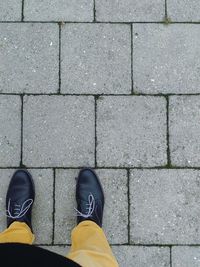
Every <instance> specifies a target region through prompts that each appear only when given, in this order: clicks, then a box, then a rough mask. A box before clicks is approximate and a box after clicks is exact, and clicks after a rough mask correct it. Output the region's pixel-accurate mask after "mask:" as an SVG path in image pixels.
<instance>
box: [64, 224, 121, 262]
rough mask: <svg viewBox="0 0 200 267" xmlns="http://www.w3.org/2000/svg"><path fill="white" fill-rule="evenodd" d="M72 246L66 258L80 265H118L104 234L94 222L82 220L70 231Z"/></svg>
mask: <svg viewBox="0 0 200 267" xmlns="http://www.w3.org/2000/svg"><path fill="white" fill-rule="evenodd" d="M71 238H72V246H71V249H70V252H69V254H68V255H67V258H69V259H71V260H73V261H75V262H77V263H79V264H80V265H81V266H82V267H118V266H119V265H118V263H117V261H116V259H115V257H114V255H113V253H112V251H111V248H110V246H109V244H108V241H107V239H106V236H105V234H104V232H103V230H102V228H100V227H99V226H98V225H97V224H96V223H94V222H92V221H89V220H88V221H84V222H81V223H79V224H78V226H76V227H75V228H74V229H73V231H72V236H71Z"/></svg>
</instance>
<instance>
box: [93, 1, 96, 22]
mask: <svg viewBox="0 0 200 267" xmlns="http://www.w3.org/2000/svg"><path fill="white" fill-rule="evenodd" d="M93 5H94V6H93V16H94V19H93V22H96V0H93Z"/></svg>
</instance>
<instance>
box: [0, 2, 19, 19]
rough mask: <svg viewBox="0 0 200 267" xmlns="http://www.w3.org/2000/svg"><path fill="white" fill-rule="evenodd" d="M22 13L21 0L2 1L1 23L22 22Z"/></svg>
mask: <svg viewBox="0 0 200 267" xmlns="http://www.w3.org/2000/svg"><path fill="white" fill-rule="evenodd" d="M21 12H22V1H21V0H15V1H13V0H1V2H0V21H21Z"/></svg>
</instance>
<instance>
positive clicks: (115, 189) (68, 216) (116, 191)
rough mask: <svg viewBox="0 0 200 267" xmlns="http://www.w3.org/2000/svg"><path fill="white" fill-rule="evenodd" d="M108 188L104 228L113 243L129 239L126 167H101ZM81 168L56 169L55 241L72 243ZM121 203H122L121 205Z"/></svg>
mask: <svg viewBox="0 0 200 267" xmlns="http://www.w3.org/2000/svg"><path fill="white" fill-rule="evenodd" d="M97 173H98V175H99V177H100V180H101V182H102V185H103V188H104V192H105V198H106V203H105V210H104V221H103V228H104V230H105V234H106V236H107V238H108V240H109V241H110V242H111V243H113V244H114V243H127V242H128V232H127V231H128V230H127V225H128V202H127V187H126V185H127V176H126V171H125V170H103V169H102V170H97ZM77 175H78V170H61V169H60V170H59V169H58V170H56V209H55V210H56V213H55V219H56V220H55V243H56V244H66V243H70V242H71V240H70V233H71V230H72V229H73V227H75V225H76V211H75V210H74V207H76V201H75V177H76V176H77ZM118 203H120V205H118Z"/></svg>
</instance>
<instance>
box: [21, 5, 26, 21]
mask: <svg viewBox="0 0 200 267" xmlns="http://www.w3.org/2000/svg"><path fill="white" fill-rule="evenodd" d="M24 1H25V0H22V15H21V21H22V22H23V21H24Z"/></svg>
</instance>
